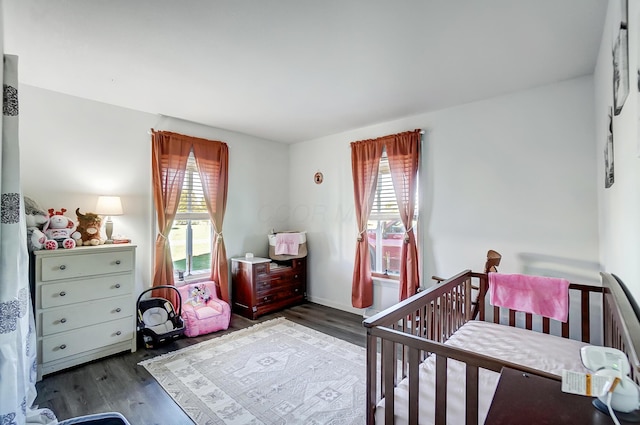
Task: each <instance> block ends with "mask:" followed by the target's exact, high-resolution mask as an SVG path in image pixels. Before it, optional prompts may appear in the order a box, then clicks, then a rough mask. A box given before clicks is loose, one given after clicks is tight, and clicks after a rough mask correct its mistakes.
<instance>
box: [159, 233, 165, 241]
mask: <svg viewBox="0 0 640 425" xmlns="http://www.w3.org/2000/svg"><path fill="white" fill-rule="evenodd" d="M158 234H159V235H160V236H162V238H163V239H164V240H167V237H166V236H165V235H163V234H162V233H158Z"/></svg>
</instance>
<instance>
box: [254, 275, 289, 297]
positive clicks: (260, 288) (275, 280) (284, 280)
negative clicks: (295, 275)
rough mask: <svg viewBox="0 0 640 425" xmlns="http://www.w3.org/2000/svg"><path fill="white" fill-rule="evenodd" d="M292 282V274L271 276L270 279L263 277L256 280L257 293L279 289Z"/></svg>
mask: <svg viewBox="0 0 640 425" xmlns="http://www.w3.org/2000/svg"><path fill="white" fill-rule="evenodd" d="M291 282H292V280H291V276H288V275H282V276H271V277H270V278H268V279H265V278H261V279H258V281H257V282H256V293H257V294H265V293H268V292H272V291H277V290H278V289H279V288H282V287H283V286H286V285H290V284H291Z"/></svg>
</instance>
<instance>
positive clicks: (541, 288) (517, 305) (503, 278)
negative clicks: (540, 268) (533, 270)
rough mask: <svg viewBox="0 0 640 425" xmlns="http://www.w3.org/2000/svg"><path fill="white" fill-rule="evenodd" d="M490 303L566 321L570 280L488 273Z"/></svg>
mask: <svg viewBox="0 0 640 425" xmlns="http://www.w3.org/2000/svg"><path fill="white" fill-rule="evenodd" d="M489 294H490V295H491V304H492V305H495V306H498V307H506V308H510V309H512V310H518V311H524V312H527V313H533V314H539V315H541V316H544V317H549V318H551V319H555V320H559V321H561V322H566V321H567V317H568V315H569V281H568V280H566V279H561V278H555V277H542V276H527V275H522V274H501V273H489Z"/></svg>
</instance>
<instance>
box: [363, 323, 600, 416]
mask: <svg viewBox="0 0 640 425" xmlns="http://www.w3.org/2000/svg"><path fill="white" fill-rule="evenodd" d="M446 344H448V345H452V346H455V347H459V348H463V349H465V350H470V351H474V352H476V353H480V354H484V355H487V356H491V357H494V358H498V359H500V360H505V361H510V362H513V363H518V364H521V365H524V366H528V367H532V368H535V369H539V370H543V371H546V372H549V373H553V374H556V375H561V374H562V370H563V369H568V370H574V371H580V372H584V373H586V372H587V369H585V368H584V366H583V365H582V362H581V361H580V348H581V347H583V346H584V345H588V344H586V343H583V342H579V341H574V340H570V339H566V338H560V337H557V336H552V335H546V334H543V333H539V332H534V331H529V330H526V329H519V328H513V327H509V326H504V325H497V324H495V323H489V322H480V321H471V322H467V323H466V324H465V325H463V326H462V327H461V328H460V329H458V330H457V331H456V332H455V333H454V334H453V335H452V336H451V338H449V340H448V341H447V342H446ZM447 364H448V367H447V423H449V424H463V423H465V414H464V412H465V366H464V363H461V362H459V361H456V360H449V361H448V363H447ZM419 371H420V372H419V373H420V383H419V387H420V397H419V406H420V410H419V423H420V424H433V423H434V411H433V406H434V404H435V391H434V388H435V357H434V356H430V357H429V358H427V359H426V360H425V361H424V362H423V363H422V364H421V365H420V367H419ZM499 377H500V374H499V373H496V372H492V371H488V370H484V369H480V373H479V378H478V381H479V382H478V388H479V391H478V393H479V394H478V398H479V400H478V411H479V419H478V423H484V420H485V418H486V416H487V412H488V411H489V406H490V405H491V400H492V399H493V393H494V392H495V390H496V386H497V385H498V378H499ZM407 387H408V381H407V379H405V380H403V381H402V382H400V384H399V385H398V386H397V387H396V390H395V423H396V424H406V423H407V418H408V409H407V403H408V400H409V393H408V390H407ZM384 404H385V401H384V399H383V400H381V401H380V402H379V403H378V406H377V408H376V414H375V416H376V423H378V424H383V423H384Z"/></svg>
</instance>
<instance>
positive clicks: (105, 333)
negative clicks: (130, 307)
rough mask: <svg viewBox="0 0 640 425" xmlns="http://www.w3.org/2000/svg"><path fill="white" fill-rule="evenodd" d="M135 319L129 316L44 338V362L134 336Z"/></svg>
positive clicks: (123, 340)
mask: <svg viewBox="0 0 640 425" xmlns="http://www.w3.org/2000/svg"><path fill="white" fill-rule="evenodd" d="M133 328H134V326H133V319H132V318H130V317H128V318H124V319H119V320H114V321H111V322H106V323H101V324H98V325H93V326H88V327H85V328H82V329H76V330H74V331H69V332H64V333H60V334H55V335H52V336H48V337H44V338H42V362H43V363H46V362H51V361H54V360H58V359H62V358H64V357H68V356H73V355H75V354H78V353H82V352H84V351H89V350H94V349H97V348H101V347H106V346H108V345H111V344H115V343H118V342H125V341H131V339H132V338H133V336H134V335H133Z"/></svg>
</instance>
